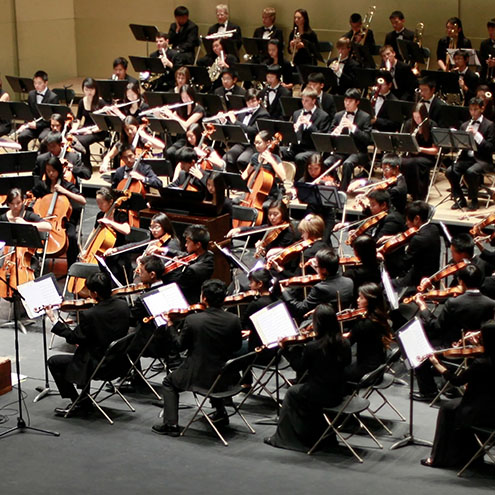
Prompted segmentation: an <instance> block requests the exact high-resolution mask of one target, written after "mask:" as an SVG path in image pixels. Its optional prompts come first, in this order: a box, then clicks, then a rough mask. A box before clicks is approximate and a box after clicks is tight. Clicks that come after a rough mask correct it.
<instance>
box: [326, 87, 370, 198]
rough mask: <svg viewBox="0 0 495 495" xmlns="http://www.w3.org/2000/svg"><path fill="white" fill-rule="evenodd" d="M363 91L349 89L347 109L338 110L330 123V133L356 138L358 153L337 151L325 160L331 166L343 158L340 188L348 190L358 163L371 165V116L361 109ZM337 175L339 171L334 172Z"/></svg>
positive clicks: (346, 101) (346, 98) (346, 100)
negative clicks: (369, 154) (369, 146)
mask: <svg viewBox="0 0 495 495" xmlns="http://www.w3.org/2000/svg"><path fill="white" fill-rule="evenodd" d="M360 100H361V93H360V91H359V90H358V89H348V90H347V91H346V92H345V95H344V107H345V110H342V111H341V112H337V113H336V114H335V117H334V118H333V121H332V124H331V125H330V134H333V135H335V136H340V135H351V136H352V137H353V139H354V142H355V144H356V147H357V148H358V153H352V154H350V155H346V154H341V153H336V154H334V155H330V156H329V157H328V158H327V159H326V160H325V162H324V164H325V166H326V167H331V166H332V165H333V164H334V163H335V162H337V161H338V160H342V162H343V163H342V165H341V166H340V167H339V168H340V169H341V179H340V190H341V191H344V192H345V191H347V188H348V186H349V183H350V182H351V179H352V176H353V174H354V169H355V167H357V166H358V165H360V166H362V167H365V168H367V167H368V166H369V156H368V144H370V142H371V116H370V115H369V114H368V113H366V112H365V111H363V110H360V109H359V102H360ZM334 176H337V172H334Z"/></svg>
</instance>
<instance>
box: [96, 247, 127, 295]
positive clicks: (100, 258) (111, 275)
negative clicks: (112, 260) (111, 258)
mask: <svg viewBox="0 0 495 495" xmlns="http://www.w3.org/2000/svg"><path fill="white" fill-rule="evenodd" d="M95 258H96V260H97V261H98V263H99V264H100V265H101V266H102V267H103V268H104V269H105V271H106V272H107V273H108V275H110V278H111V279H112V280H113V281H114V282H115V285H116V286H117V287H118V288H121V287H124V286H123V285H122V284H121V283H120V282H119V281H118V280H117V279H116V278H115V275H114V274H113V273H112V272H111V270H110V268H108V266H107V264H106V262H105V259H104V258H102V257H101V256H98V255H97V254H95Z"/></svg>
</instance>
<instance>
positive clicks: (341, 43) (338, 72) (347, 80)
mask: <svg viewBox="0 0 495 495" xmlns="http://www.w3.org/2000/svg"><path fill="white" fill-rule="evenodd" d="M335 47H336V48H337V51H338V52H339V56H338V58H334V59H332V60H330V61H329V64H328V66H329V67H330V69H332V70H333V71H334V72H335V77H336V78H337V87H336V88H333V92H334V93H336V94H338V95H343V94H344V93H345V92H346V91H347V90H348V89H350V88H353V87H354V86H355V84H356V69H359V64H358V63H357V62H356V61H355V60H354V59H353V58H352V57H351V51H352V48H351V40H350V39H348V38H345V37H344V38H340V39H339V40H338V41H337V43H336V45H335Z"/></svg>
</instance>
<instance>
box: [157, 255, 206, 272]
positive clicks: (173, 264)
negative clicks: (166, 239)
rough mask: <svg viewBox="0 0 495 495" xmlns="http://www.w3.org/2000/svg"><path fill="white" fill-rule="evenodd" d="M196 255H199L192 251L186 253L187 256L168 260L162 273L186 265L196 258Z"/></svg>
mask: <svg viewBox="0 0 495 495" xmlns="http://www.w3.org/2000/svg"><path fill="white" fill-rule="evenodd" d="M198 257H199V255H198V254H196V253H192V254H188V255H187V256H182V257H179V258H174V259H173V260H172V261H170V262H169V263H168V264H166V265H165V271H164V272H163V273H164V274H167V273H170V272H173V271H174V270H177V269H178V268H183V267H184V266H187V265H189V264H190V263H191V262H193V261H194V260H196V259H197V258H198Z"/></svg>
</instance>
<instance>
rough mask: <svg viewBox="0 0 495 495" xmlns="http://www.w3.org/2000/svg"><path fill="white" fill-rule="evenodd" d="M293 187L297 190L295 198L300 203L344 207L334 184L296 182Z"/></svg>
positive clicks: (340, 208)
mask: <svg viewBox="0 0 495 495" xmlns="http://www.w3.org/2000/svg"><path fill="white" fill-rule="evenodd" d="M294 187H295V189H296V191H297V199H298V200H299V201H300V202H301V203H306V204H311V205H316V206H325V207H327V208H337V209H339V210H342V209H343V207H344V203H343V201H342V198H341V196H340V195H339V190H338V188H337V187H335V186H324V185H321V184H309V183H307V182H296V183H295V184H294Z"/></svg>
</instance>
